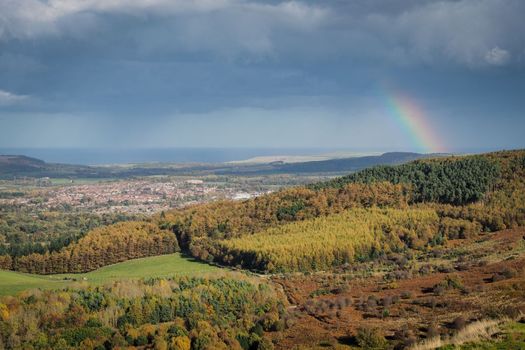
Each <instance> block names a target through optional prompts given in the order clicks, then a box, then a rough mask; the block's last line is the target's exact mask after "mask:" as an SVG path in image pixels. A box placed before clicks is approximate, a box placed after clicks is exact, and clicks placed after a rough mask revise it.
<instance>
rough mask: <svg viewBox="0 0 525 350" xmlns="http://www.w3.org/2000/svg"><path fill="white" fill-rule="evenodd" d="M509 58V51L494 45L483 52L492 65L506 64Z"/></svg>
mask: <svg viewBox="0 0 525 350" xmlns="http://www.w3.org/2000/svg"><path fill="white" fill-rule="evenodd" d="M509 59H510V53H509V52H508V51H507V50H504V49H500V48H499V47H497V46H496V47H494V48H492V49H491V50H489V51H487V53H486V54H485V60H486V61H487V63H489V64H493V65H497V66H500V65H503V64H506V63H507V62H508V61H509Z"/></svg>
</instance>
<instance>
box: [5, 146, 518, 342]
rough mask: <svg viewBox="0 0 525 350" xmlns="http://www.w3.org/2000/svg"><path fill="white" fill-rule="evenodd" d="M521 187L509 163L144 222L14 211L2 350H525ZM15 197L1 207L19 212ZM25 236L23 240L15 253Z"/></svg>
mask: <svg viewBox="0 0 525 350" xmlns="http://www.w3.org/2000/svg"><path fill="white" fill-rule="evenodd" d="M257 179H260V177H257ZM273 179H274V180H275V178H273ZM524 179H525V151H522V150H516V151H502V152H494V153H488V154H482V155H471V156H448V157H443V156H440V157H435V158H425V159H419V160H415V161H410V162H408V163H403V164H401V165H378V166H375V167H371V168H365V169H363V170H359V171H357V172H353V173H350V174H348V175H345V176H342V177H334V176H333V174H331V175H327V176H326V177H324V178H321V179H318V181H314V182H311V181H307V182H305V183H302V184H296V185H294V186H288V185H286V186H285V185H282V184H281V187H278V188H274V189H273V190H271V191H268V193H259V194H257V195H254V196H252V197H244V198H236V199H232V198H228V197H216V198H208V199H204V200H203V201H202V202H188V203H187V204H186V205H182V206H180V207H177V206H173V207H171V206H170V207H169V208H166V209H165V210H161V211H153V212H152V213H147V212H146V213H140V215H138V214H136V213H119V212H118V211H117V212H100V213H89V210H86V211H84V210H82V208H80V207H78V208H76V210H70V211H58V214H54V215H51V216H42V215H43V214H44V213H46V210H45V208H43V207H39V206H38V205H36V206H35V207H32V208H30V209H27V208H26V210H27V213H24V212H23V211H20V210H13V208H14V207H16V205H15V204H14V203H11V204H10V205H11V207H9V205H7V207H6V209H4V210H5V211H4V213H8V214H9V216H7V215H4V216H3V220H4V224H3V226H2V227H4V231H3V232H4V233H3V236H2V237H3V238H2V239H3V241H4V242H5V243H4V249H3V252H2V254H0V266H1V267H2V268H3V269H4V271H0V277H2V281H1V282H0V294H3V295H4V296H3V297H2V298H0V339H1V343H0V344H3V345H4V346H5V347H7V348H22V345H23V344H31V346H33V347H34V348H42V349H47V348H64V349H69V348H86V349H95V348H97V349H98V348H100V349H102V347H104V348H115V349H118V348H126V347H134V348H138V349H150V348H152V349H153V348H157V349H158V348H161V349H186V350H188V349H190V350H193V349H199V350H200V349H202V350H205V349H210V350H211V349H245V350H250V349H405V348H406V349H433V348H443V349H448V348H462V349H477V348H480V347H481V348H484V349H485V348H486V349H502V348H506V347H507V348H508V347H512V348H517V349H520V348H521V346H522V345H523V344H524V343H523V339H525V328H524V327H523V324H524V323H525V318H524V316H523V314H524V313H525V294H524V291H525V229H524V227H525V180H524ZM139 181H143V180H139ZM250 181H254V182H252V184H255V181H258V180H254V179H245V180H243V177H239V178H238V183H244V184H247V183H250ZM161 183H163V182H161ZM166 183H167V182H166ZM186 184H187V185H188V186H197V185H203V184H204V182H203V183H200V182H199V183H197V182H194V183H189V184H188V183H186ZM103 186H105V185H103ZM16 191H21V192H23V193H24V194H23V195H18V194H16V195H15V194H13V195H10V196H7V195H6V196H5V197H10V198H9V200H13V199H18V198H24V196H25V192H24V191H26V189H23V188H22V189H18V190H16ZM16 191H15V189H10V190H8V191H7V192H9V193H17V192H16ZM60 191H61V190H60V189H58V193H60ZM117 192H118V191H117ZM37 193H40V192H37ZM25 207H26V206H25V205H20V208H25ZM9 208H11V209H9ZM55 211H56V208H55ZM35 212H39V214H38V215H40V216H38V215H37V216H35V217H36V218H38V220H39V221H36V222H39V223H40V224H38V225H36V226H34V225H33V226H32V225H31V224H32V223H34V222H35V221H34V219H31V217H32V215H34V214H32V213H35ZM46 215H49V214H46ZM4 217H5V219H4ZM22 222H23V223H24V225H21V223H22ZM64 225H66V226H64ZM14 228H16V229H17V230H18V231H19V233H18V234H17V235H13V236H10V234H9V233H10V232H11V231H12V230H13V229H14ZM68 228H69V229H68ZM70 229H74V233H72V232H71V231H69V230H70ZM57 233H58V235H57ZM66 235H69V236H68V237H69V238H68V239H64V240H60V241H57V239H59V238H60V237H63V236H66ZM21 239H24V240H26V241H27V243H31V244H30V245H22V244H20V243H19V246H18V248H17V249H14V247H15V246H16V242H17V240H18V241H19V242H20V240H21ZM51 242H54V243H51ZM6 243H7V244H6ZM8 270H9V271H8ZM48 304H51V305H54V306H53V307H52V308H51V309H47V308H46V305H48ZM44 323H45V324H47V326H46V327H45V328H40V330H38V331H35V328H34V326H33V325H35V324H44ZM31 327H33V328H31Z"/></svg>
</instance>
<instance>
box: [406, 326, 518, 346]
mask: <svg viewBox="0 0 525 350" xmlns="http://www.w3.org/2000/svg"><path fill="white" fill-rule="evenodd" d="M430 349H441V350H474V349H476V350H505V349H516V350H525V324H524V323H519V322H514V321H506V322H505V321H501V320H500V321H496V320H482V321H478V322H474V323H471V324H469V325H467V326H466V327H465V328H464V329H462V330H461V331H459V332H458V333H457V334H455V335H454V336H452V337H450V338H444V339H442V338H440V337H435V338H430V339H427V340H425V341H423V342H421V343H419V344H416V345H414V346H412V347H411V348H410V350H430Z"/></svg>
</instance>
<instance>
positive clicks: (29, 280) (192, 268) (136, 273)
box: [0, 253, 219, 295]
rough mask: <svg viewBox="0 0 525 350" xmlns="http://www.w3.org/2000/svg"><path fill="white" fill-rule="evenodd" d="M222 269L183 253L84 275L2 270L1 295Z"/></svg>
mask: <svg viewBox="0 0 525 350" xmlns="http://www.w3.org/2000/svg"><path fill="white" fill-rule="evenodd" d="M218 270H219V269H218V268H216V267H213V266H210V265H208V264H204V263H201V262H197V261H194V260H193V259H190V258H185V257H183V256H181V255H180V253H175V254H168V255H161V256H154V257H149V258H142V259H135V260H129V261H126V262H123V263H119V264H114V265H109V266H105V267H103V268H101V269H98V270H95V271H92V272H89V273H85V274H58V275H47V276H42V275H34V274H26V273H19V272H14V271H5V270H0V295H12V294H15V293H18V292H20V291H23V290H27V289H34V288H43V289H53V288H63V287H66V286H71V285H72V284H74V283H75V282H77V281H78V282H83V283H86V284H95V285H100V284H104V283H106V282H110V281H114V280H120V279H140V278H156V277H172V276H189V275H192V276H193V275H203V274H207V273H213V272H217V271H218Z"/></svg>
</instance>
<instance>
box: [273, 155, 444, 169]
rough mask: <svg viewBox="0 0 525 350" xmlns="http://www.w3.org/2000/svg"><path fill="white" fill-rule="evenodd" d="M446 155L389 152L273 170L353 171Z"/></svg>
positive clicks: (293, 164) (280, 166) (275, 167)
mask: <svg viewBox="0 0 525 350" xmlns="http://www.w3.org/2000/svg"><path fill="white" fill-rule="evenodd" d="M439 156H444V155H441V154H421V153H411V152H388V153H383V154H381V155H378V156H363V157H353V158H342V159H328V160H321V161H312V162H302V163H291V164H282V165H277V164H276V165H274V167H273V169H272V170H271V171H273V172H282V173H324V172H335V173H342V172H353V171H357V170H361V169H365V168H369V167H373V166H376V165H397V164H402V163H407V162H410V161H413V160H416V159H421V158H431V157H439Z"/></svg>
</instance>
